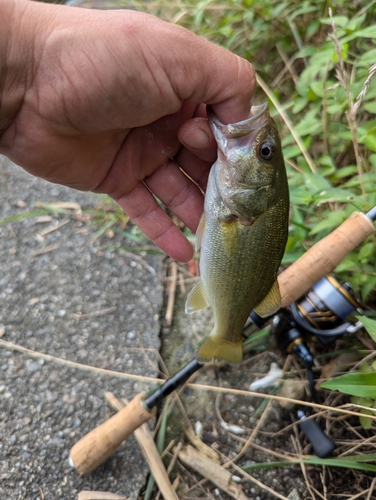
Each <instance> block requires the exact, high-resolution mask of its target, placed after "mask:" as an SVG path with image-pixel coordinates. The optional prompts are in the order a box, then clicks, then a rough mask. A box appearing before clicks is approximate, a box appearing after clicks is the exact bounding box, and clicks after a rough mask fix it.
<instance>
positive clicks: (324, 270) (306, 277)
mask: <svg viewBox="0 0 376 500" xmlns="http://www.w3.org/2000/svg"><path fill="white" fill-rule="evenodd" d="M374 230H375V228H374V225H373V223H372V222H371V221H370V220H369V219H368V218H367V217H366V216H365V215H364V214H362V213H360V212H354V213H353V214H352V215H351V216H350V217H349V218H348V219H346V220H345V222H343V223H342V224H341V225H340V226H339V227H338V228H337V229H335V230H334V231H333V232H331V233H330V234H329V235H328V236H326V237H325V238H323V239H322V240H320V241H319V242H318V243H316V245H314V246H313V247H312V248H310V249H309V250H308V251H307V252H306V253H305V254H304V255H302V257H300V259H298V260H297V261H296V262H294V263H293V264H291V266H290V267H288V268H287V269H286V270H285V271H283V273H281V274H280V275H279V276H278V283H279V288H280V292H281V297H282V301H281V307H287V306H288V305H290V304H292V303H293V302H295V300H297V299H299V298H300V297H301V296H302V295H304V294H305V293H306V292H307V291H308V290H309V289H310V288H311V287H312V286H313V285H314V284H315V283H316V282H317V281H318V280H319V279H321V278H322V277H323V276H325V275H326V274H328V273H331V272H332V271H333V270H334V269H335V268H336V267H337V266H338V264H339V263H340V262H341V261H342V259H343V258H344V257H345V256H346V255H347V254H348V253H350V252H351V251H352V250H354V248H356V247H357V246H358V245H359V243H361V242H362V241H363V240H365V239H366V238H367V236H369V235H371V234H372V233H373V232H374Z"/></svg>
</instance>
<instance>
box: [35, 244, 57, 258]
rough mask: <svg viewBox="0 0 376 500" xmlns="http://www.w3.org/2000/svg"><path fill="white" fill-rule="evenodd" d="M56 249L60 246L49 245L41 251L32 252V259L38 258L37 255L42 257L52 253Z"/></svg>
mask: <svg viewBox="0 0 376 500" xmlns="http://www.w3.org/2000/svg"><path fill="white" fill-rule="evenodd" d="M58 248H60V245H50V246H49V247H44V248H42V249H41V250H37V251H36V252H34V253H33V255H32V257H39V255H44V254H46V253H49V252H54V251H55V250H57V249H58Z"/></svg>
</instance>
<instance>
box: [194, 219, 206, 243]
mask: <svg viewBox="0 0 376 500" xmlns="http://www.w3.org/2000/svg"><path fill="white" fill-rule="evenodd" d="M205 226H206V217H205V213H203V214H202V215H201V219H200V222H199V223H198V227H197V231H196V243H195V250H196V252H198V251H199V250H200V248H201V242H202V236H203V234H204V231H205Z"/></svg>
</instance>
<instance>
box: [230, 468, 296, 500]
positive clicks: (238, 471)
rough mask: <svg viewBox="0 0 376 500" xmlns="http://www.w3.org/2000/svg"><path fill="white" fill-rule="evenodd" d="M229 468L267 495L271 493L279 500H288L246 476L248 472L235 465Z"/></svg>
mask: <svg viewBox="0 0 376 500" xmlns="http://www.w3.org/2000/svg"><path fill="white" fill-rule="evenodd" d="M231 467H232V468H233V469H234V470H235V471H236V472H237V473H239V474H241V475H242V476H243V477H244V478H245V479H247V480H248V481H251V482H252V483H254V484H256V485H257V486H259V487H260V488H261V489H263V490H265V491H268V492H269V493H271V494H272V495H273V496H275V497H276V498H280V499H281V500H288V499H287V498H286V497H284V496H283V495H281V494H280V493H278V492H277V491H274V490H273V489H272V488H269V486H266V484H263V483H262V482H261V481H259V480H258V479H256V478H255V477H253V476H251V475H250V474H248V472H245V471H244V470H243V469H241V468H240V467H238V466H237V465H236V464H232V465H231Z"/></svg>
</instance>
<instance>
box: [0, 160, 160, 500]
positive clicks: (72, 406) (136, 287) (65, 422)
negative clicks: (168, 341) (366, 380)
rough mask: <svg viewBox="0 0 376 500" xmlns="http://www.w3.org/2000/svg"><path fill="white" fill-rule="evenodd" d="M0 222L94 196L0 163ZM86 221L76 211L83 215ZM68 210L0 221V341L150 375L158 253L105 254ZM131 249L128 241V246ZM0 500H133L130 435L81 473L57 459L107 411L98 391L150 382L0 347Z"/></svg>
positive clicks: (135, 466) (138, 469)
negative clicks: (109, 496) (111, 496)
mask: <svg viewBox="0 0 376 500" xmlns="http://www.w3.org/2000/svg"><path fill="white" fill-rule="evenodd" d="M0 160H1V161H0V191H1V198H0V199H1V202H0V218H6V217H10V216H12V215H15V214H21V213H28V212H32V211H33V210H35V203H37V202H48V203H60V202H73V203H77V204H79V205H80V207H81V208H82V210H84V209H85V208H88V207H96V206H98V204H99V203H100V199H99V198H98V197H97V196H95V195H92V194H89V193H81V192H78V191H74V190H70V189H68V188H64V187H61V186H57V185H53V184H49V183H47V182H45V181H42V180H41V179H37V178H34V177H32V176H30V175H28V174H27V173H25V172H24V171H23V170H22V169H20V168H19V167H16V166H15V165H13V164H11V163H10V162H9V161H8V160H6V159H5V158H0ZM83 214H84V215H85V210H84V211H83ZM77 215H78V217H77ZM77 219H82V217H81V216H80V213H79V211H77V210H76V211H74V210H70V211H69V213H68V214H57V213H53V212H51V213H49V214H48V217H44V218H43V217H42V218H38V217H32V218H22V219H21V220H19V221H16V222H12V223H11V224H2V225H0V261H1V269H2V270H1V274H0V311H1V316H0V335H1V337H2V340H4V341H6V342H10V343H13V344H17V345H20V346H23V347H26V348H28V349H32V350H34V351H37V352H41V353H46V354H49V355H52V356H56V357H58V358H62V359H65V360H70V361H74V362H78V363H83V364H87V365H92V366H95V367H100V368H106V369H109V370H116V371H119V372H127V373H134V374H140V375H146V376H150V377H155V376H156V375H157V366H158V362H157V353H156V350H158V348H159V330H160V325H159V312H160V310H161V307H162V302H163V290H162V285H161V280H160V273H161V263H162V258H161V257H160V256H150V255H146V256H145V257H142V259H140V258H139V257H138V258H137V257H135V256H134V255H138V256H139V255H140V254H132V253H126V252H121V251H115V250H111V249H109V248H106V247H107V246H108V245H115V246H116V245H121V244H123V245H124V240H120V237H119V236H116V235H115V237H114V238H113V239H108V238H106V237H104V238H102V239H101V240H96V241H93V234H94V233H95V231H96V230H97V229H98V227H93V226H91V225H90V224H88V223H86V222H82V220H77ZM127 244H129V245H132V244H134V243H132V242H128V243H127ZM0 372H1V379H0V434H1V444H0V446H1V448H0V456H1V462H0V497H1V498H4V499H5V498H9V499H17V500H21V499H22V500H26V499H27V500H34V499H41V500H43V499H46V500H47V499H54V500H55V499H56V500H57V499H59V500H63V499H64V500H71V499H74V498H77V493H78V492H79V491H81V490H84V489H86V490H99V491H110V492H112V493H118V494H123V495H126V496H127V497H128V498H129V499H136V498H137V497H138V494H139V492H140V489H141V488H142V486H143V485H144V484H145V478H146V475H147V471H148V469H147V467H146V465H145V462H144V460H143V458H142V456H141V453H140V451H139V449H138V446H137V444H136V442H135V440H134V438H133V437H131V438H130V439H129V441H128V442H127V443H126V445H125V446H123V447H121V449H120V450H119V451H118V452H117V453H116V454H115V455H113V457H111V458H110V459H109V460H108V461H107V463H106V464H105V465H103V466H101V467H100V468H99V469H97V471H95V472H94V473H92V474H89V475H88V476H79V475H78V474H77V473H76V471H75V470H73V469H72V468H70V466H69V464H68V454H69V449H70V448H71V446H72V445H73V444H74V443H75V442H76V441H77V440H78V439H79V438H80V437H81V436H83V435H84V434H86V433H87V432H88V431H90V430H91V429H92V428H93V427H94V426H96V425H98V424H99V423H101V422H102V421H104V420H105V419H106V418H107V417H108V416H109V415H110V413H111V410H110V409H109V407H108V405H107V404H106V403H105V401H104V398H103V395H104V392H105V391H112V392H114V393H115V395H116V396H117V397H127V398H128V399H130V398H132V397H133V396H134V395H136V394H138V393H139V392H140V391H141V390H143V389H145V388H147V387H149V386H148V385H144V384H143V383H140V382H138V381H136V382H135V381H133V380H122V379H118V378H116V377H111V376H104V375H99V374H96V373H91V372H85V371H81V370H80V369H77V368H72V367H67V366H64V365H62V364H57V363H54V362H51V361H46V360H43V359H39V358H35V357H31V356H29V355H28V354H27V353H26V354H25V353H22V352H17V351H12V350H11V349H9V348H7V347H4V346H3V345H1V346H0Z"/></svg>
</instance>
